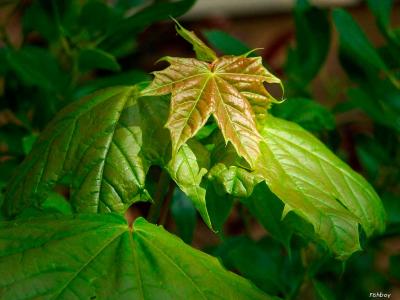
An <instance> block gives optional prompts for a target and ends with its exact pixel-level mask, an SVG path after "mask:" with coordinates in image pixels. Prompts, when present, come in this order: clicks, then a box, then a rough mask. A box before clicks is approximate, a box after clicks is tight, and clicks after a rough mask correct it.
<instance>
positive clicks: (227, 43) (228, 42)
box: [203, 30, 255, 57]
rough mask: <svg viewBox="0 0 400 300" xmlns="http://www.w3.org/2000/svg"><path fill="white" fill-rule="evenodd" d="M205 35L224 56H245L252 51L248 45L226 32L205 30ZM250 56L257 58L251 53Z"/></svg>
mask: <svg viewBox="0 0 400 300" xmlns="http://www.w3.org/2000/svg"><path fill="white" fill-rule="evenodd" d="M203 34H204V37H205V38H206V39H207V41H208V42H209V43H210V45H211V46H212V47H213V48H215V49H217V50H218V51H220V52H221V53H222V54H224V55H243V54H245V53H248V52H250V51H251V49H250V48H249V47H248V46H247V45H246V44H244V43H243V42H242V41H240V40H238V39H236V38H235V37H233V36H231V35H229V34H228V33H226V32H225V31H222V30H205V31H203ZM249 56H250V57H252V56H255V54H254V53H250V54H249Z"/></svg>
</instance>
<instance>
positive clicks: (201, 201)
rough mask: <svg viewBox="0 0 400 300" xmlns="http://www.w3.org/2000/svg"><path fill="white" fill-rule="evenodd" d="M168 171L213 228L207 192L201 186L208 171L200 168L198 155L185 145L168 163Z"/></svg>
mask: <svg viewBox="0 0 400 300" xmlns="http://www.w3.org/2000/svg"><path fill="white" fill-rule="evenodd" d="M200 146H201V145H200ZM192 147H193V146H192ZM197 147H199V146H197ZM167 170H168V172H169V174H170V175H171V177H172V179H173V180H174V181H175V182H176V183H177V185H178V186H179V188H180V189H181V190H182V191H183V192H184V193H185V194H186V195H187V196H188V197H189V198H190V199H191V200H192V201H193V204H194V206H195V207H196V208H197V210H198V211H199V212H200V215H201V216H202V217H203V220H204V222H206V224H207V225H208V226H209V227H210V228H211V227H212V226H211V222H210V217H209V215H208V212H207V206H206V199H205V196H206V190H205V188H203V187H201V186H200V184H201V180H202V178H203V176H204V174H205V173H207V169H205V168H201V167H199V164H198V162H197V158H196V155H195V153H194V151H193V150H192V149H191V147H190V146H189V145H187V144H184V145H183V146H182V147H181V148H180V149H179V151H178V153H177V154H176V155H175V157H173V158H172V159H171V161H170V162H169V163H168V166H167Z"/></svg>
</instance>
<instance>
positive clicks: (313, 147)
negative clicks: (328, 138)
mask: <svg viewBox="0 0 400 300" xmlns="http://www.w3.org/2000/svg"><path fill="white" fill-rule="evenodd" d="M261 134H262V136H263V141H262V142H261V144H260V147H261V152H262V153H263V155H262V156H261V159H260V170H259V171H260V173H261V174H262V175H263V176H264V177H265V180H266V182H267V184H268V186H269V188H270V189H271V191H272V192H273V193H275V194H276V195H277V196H278V197H279V198H280V199H281V200H282V201H283V202H284V203H285V204H286V207H285V213H287V212H288V211H291V210H293V211H294V212H295V213H297V214H298V215H300V216H301V217H303V218H304V219H306V220H307V221H308V222H310V223H311V224H312V225H313V226H314V230H315V232H316V234H317V235H318V236H319V238H321V239H322V240H324V241H325V242H326V243H327V245H328V247H329V248H330V249H331V250H332V251H333V252H335V254H336V256H338V257H339V258H342V259H344V258H347V257H348V256H349V255H350V254H352V253H353V252H355V251H357V250H358V249H360V245H359V234H358V224H361V226H362V228H363V229H364V230H365V232H366V234H367V235H368V236H370V235H372V234H373V233H374V232H380V231H382V230H383V229H384V227H385V223H384V219H385V213H384V210H383V207H382V203H381V201H380V199H379V197H378V195H377V194H376V193H375V191H374V190H373V188H372V187H371V186H370V185H369V184H368V182H367V181H366V180H365V179H364V178H363V177H361V176H360V175H359V174H357V173H356V172H354V171H353V170H352V169H351V168H350V167H349V166H347V165H346V164H345V163H343V162H342V161H341V160H340V159H339V158H337V157H336V156H335V155H334V154H333V153H332V152H331V151H330V150H328V149H327V148H326V147H325V146H324V145H323V144H322V143H321V142H320V141H318V140H317V139H316V138H315V137H314V136H313V135H311V134H310V133H308V132H307V131H305V130H304V129H302V128H301V127H300V126H298V125H296V124H294V123H291V122H288V121H284V120H281V119H278V118H274V117H272V116H271V117H269V118H268V119H267V120H266V122H265V124H264V127H263V129H262V131H261Z"/></svg>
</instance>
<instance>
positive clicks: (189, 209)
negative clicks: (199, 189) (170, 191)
mask: <svg viewBox="0 0 400 300" xmlns="http://www.w3.org/2000/svg"><path fill="white" fill-rule="evenodd" d="M171 215H172V218H173V219H174V222H175V225H176V231H177V235H178V236H179V237H180V238H181V239H182V240H183V241H184V242H185V243H186V244H191V243H192V240H193V234H194V230H195V227H196V222H197V217H196V208H195V207H194V205H193V202H192V201H190V199H189V198H188V197H187V196H186V195H185V193H183V192H182V191H181V190H180V189H178V188H177V189H175V190H174V195H173V198H172V203H171Z"/></svg>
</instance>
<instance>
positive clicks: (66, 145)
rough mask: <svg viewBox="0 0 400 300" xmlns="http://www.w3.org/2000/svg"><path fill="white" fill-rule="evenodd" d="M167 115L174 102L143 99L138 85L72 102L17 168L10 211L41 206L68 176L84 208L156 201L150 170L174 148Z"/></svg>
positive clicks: (76, 202) (78, 207)
mask: <svg viewBox="0 0 400 300" xmlns="http://www.w3.org/2000/svg"><path fill="white" fill-rule="evenodd" d="M167 112H168V101H167V99H161V98H140V99H138V90H137V88H135V87H119V88H110V89H107V90H102V91H99V92H98V93H96V94H93V95H91V96H88V97H86V98H84V99H82V100H81V101H78V102H75V103H73V104H72V105H70V106H68V107H66V108H65V109H63V110H62V111H61V112H60V113H59V114H58V115H57V117H56V118H55V119H54V120H53V121H52V122H51V123H50V124H49V125H48V127H47V128H46V129H45V130H44V132H43V133H42V135H41V136H40V138H39V139H38V141H37V142H36V144H35V145H34V147H33V150H32V152H31V153H30V154H29V156H28V157H27V158H26V159H25V161H24V162H23V163H22V165H21V166H20V167H19V168H18V169H17V170H16V173H15V176H14V177H13V178H12V179H11V182H10V185H9V186H8V188H7V192H6V201H5V208H6V210H7V212H8V213H9V214H11V215H13V214H16V213H18V212H20V211H21V209H23V208H24V207H26V206H28V205H30V204H31V203H33V204H35V205H39V204H40V202H41V201H42V200H43V199H46V195H47V193H48V192H50V191H51V190H52V189H53V188H54V186H55V184H56V183H58V182H60V181H61V180H63V181H64V182H67V183H68V185H69V187H70V189H71V196H70V197H71V199H70V200H71V203H72V206H73V209H74V210H75V211H78V212H105V211H107V212H108V211H116V212H120V213H123V212H124V211H125V209H126V208H127V207H129V205H130V204H132V203H133V202H135V201H137V200H146V199H148V197H147V191H146V189H145V186H144V183H145V177H146V173H147V170H148V168H149V166H150V164H151V163H157V164H160V163H162V161H163V159H164V157H165V153H166V151H167V150H166V149H168V148H167V146H168V144H169V139H168V132H167V131H166V129H164V128H163V124H164V122H165V119H166V114H167Z"/></svg>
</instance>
